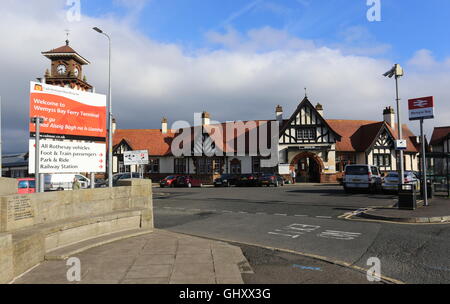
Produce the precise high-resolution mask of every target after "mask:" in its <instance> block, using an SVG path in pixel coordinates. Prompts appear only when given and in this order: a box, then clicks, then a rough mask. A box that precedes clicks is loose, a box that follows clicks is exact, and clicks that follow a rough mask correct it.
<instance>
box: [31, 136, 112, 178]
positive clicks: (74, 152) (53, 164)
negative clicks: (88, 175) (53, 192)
mask: <svg viewBox="0 0 450 304" xmlns="http://www.w3.org/2000/svg"><path fill="white" fill-rule="evenodd" d="M29 145H30V146H29V151H30V156H29V166H28V168H29V169H28V170H29V173H30V174H34V173H35V150H36V149H35V148H36V147H35V141H34V140H30V144H29ZM105 164H106V144H104V143H84V142H66V141H52V140H40V141H39V173H41V174H42V173H45V174H52V173H80V172H94V173H105V172H106V170H105V167H106V165H105Z"/></svg>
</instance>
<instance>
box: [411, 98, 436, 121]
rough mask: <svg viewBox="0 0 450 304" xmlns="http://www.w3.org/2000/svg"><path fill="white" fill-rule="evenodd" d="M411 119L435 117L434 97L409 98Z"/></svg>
mask: <svg viewBox="0 0 450 304" xmlns="http://www.w3.org/2000/svg"><path fill="white" fill-rule="evenodd" d="M408 103H409V120H419V119H432V118H434V97H433V96H430V97H422V98H415V99H410V100H409V102H408Z"/></svg>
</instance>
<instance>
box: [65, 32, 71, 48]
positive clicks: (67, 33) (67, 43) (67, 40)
mask: <svg viewBox="0 0 450 304" xmlns="http://www.w3.org/2000/svg"><path fill="white" fill-rule="evenodd" d="M65 32H66V37H67V38H66V45H67V46H68V45H69V42H70V41H69V35H70V30H65Z"/></svg>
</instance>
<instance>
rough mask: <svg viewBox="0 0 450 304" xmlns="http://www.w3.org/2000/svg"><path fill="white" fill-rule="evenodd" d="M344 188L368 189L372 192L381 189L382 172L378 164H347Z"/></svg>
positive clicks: (347, 191) (348, 189) (346, 190)
mask: <svg viewBox="0 0 450 304" xmlns="http://www.w3.org/2000/svg"><path fill="white" fill-rule="evenodd" d="M344 174H345V175H344V181H343V184H344V190H345V192H346V193H349V192H351V191H352V190H353V189H366V190H368V191H369V192H371V193H375V192H379V191H380V190H381V174H380V170H378V168H377V167H376V166H370V165H347V166H346V167H345V173H344Z"/></svg>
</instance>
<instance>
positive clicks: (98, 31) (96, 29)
mask: <svg viewBox="0 0 450 304" xmlns="http://www.w3.org/2000/svg"><path fill="white" fill-rule="evenodd" d="M92 29H93V30H94V31H96V32H97V33H100V34H103V31H102V30H101V29H99V28H98V27H94V28H92Z"/></svg>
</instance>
